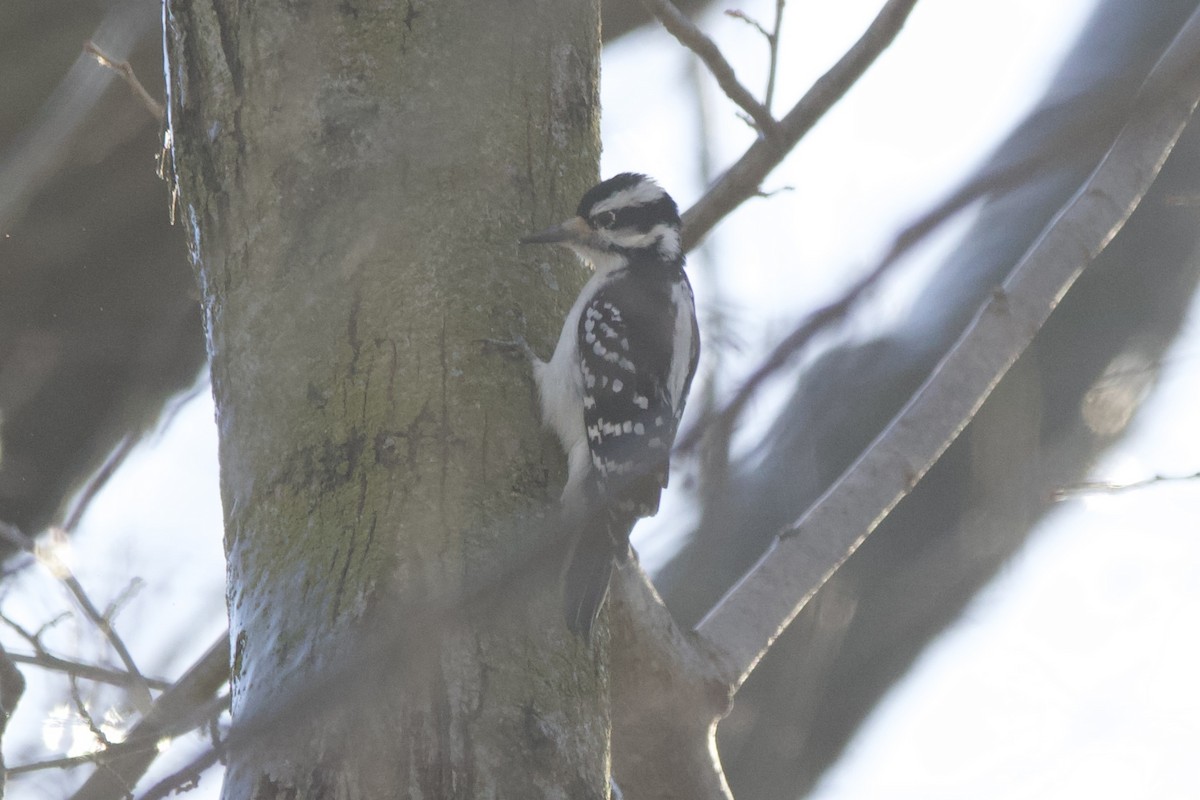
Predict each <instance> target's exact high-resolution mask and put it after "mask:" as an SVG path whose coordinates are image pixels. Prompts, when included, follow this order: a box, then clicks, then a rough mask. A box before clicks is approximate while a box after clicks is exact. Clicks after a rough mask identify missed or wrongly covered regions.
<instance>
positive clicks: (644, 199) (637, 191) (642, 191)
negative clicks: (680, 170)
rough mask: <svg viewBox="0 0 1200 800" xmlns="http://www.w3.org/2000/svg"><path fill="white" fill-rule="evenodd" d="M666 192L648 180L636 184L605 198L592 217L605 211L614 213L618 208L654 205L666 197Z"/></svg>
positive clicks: (593, 211) (597, 205)
mask: <svg viewBox="0 0 1200 800" xmlns="http://www.w3.org/2000/svg"><path fill="white" fill-rule="evenodd" d="M666 195H667V193H666V192H664V191H663V190H662V189H661V188H660V187H659V185H658V184H657V183H655V182H654V181H652V180H649V179H646V180H644V181H640V182H638V183H635V184H634V185H633V186H630V187H629V188H628V189H622V190H621V191H619V192H617V193H616V194H614V195H613V196H612V197H608V198H605V199H604V200H603V201H601V202H599V203H597V204H596V206H595V207H594V208H593V209H592V215H593V216H594V215H596V214H600V213H602V212H605V211H613V210H615V209H618V208H631V207H633V206H644V205H646V204H648V203H653V202H655V201H657V200H661V199H662V198H664V197H666Z"/></svg>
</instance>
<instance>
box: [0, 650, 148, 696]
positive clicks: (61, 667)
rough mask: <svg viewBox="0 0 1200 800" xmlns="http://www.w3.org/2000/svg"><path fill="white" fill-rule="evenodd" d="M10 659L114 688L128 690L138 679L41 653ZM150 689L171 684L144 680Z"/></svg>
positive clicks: (94, 665)
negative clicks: (118, 687)
mask: <svg viewBox="0 0 1200 800" xmlns="http://www.w3.org/2000/svg"><path fill="white" fill-rule="evenodd" d="M8 657H9V658H10V659H12V661H13V662H14V663H16V664H29V665H30V666H34V667H41V668H42V669H46V670H51V671H52V672H62V673H65V674H67V675H70V676H72V677H75V678H86V679H87V680H89V681H96V682H97V683H108V684H112V685H113V686H123V687H126V688H128V687H129V686H132V685H135V684H136V683H137V682H138V679H137V678H136V677H134V676H133V675H130V674H129V673H128V672H123V671H121V670H119V669H109V668H107V667H101V666H98V665H96V664H85V663H83V662H81V661H71V660H70V659H67V658H60V657H58V656H52V655H50V654H49V653H40V654H34V655H29V654H27V653H9V654H8ZM142 680H144V681H145V682H146V683H147V684H149V685H150V688H152V689H157V690H159V691H161V690H163V689H166V688H167V687H169V686H170V685H171V684H170V683H168V682H167V681H164V680H160V679H158V678H142Z"/></svg>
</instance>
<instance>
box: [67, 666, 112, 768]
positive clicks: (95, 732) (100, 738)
mask: <svg viewBox="0 0 1200 800" xmlns="http://www.w3.org/2000/svg"><path fill="white" fill-rule="evenodd" d="M69 679H70V683H71V701H72V702H74V703H75V711H76V713H78V714H79V717H80V719H82V720H83V721H84V723H85V724H86V725H87V728H88V731H90V732H91V734H92V736H93V737H94V738H95V739H96V741H97V742H99V743H100V746H101V747H102V748H103V749H105V750H107V749H109V748H110V747H112V745H113V743H112V742H110V741H109V740H108V735H107V734H106V733H105V732H104V731H103V730H101V728H100V726H99V725H98V724H96V720H95V719H93V718H92V712H90V711H88V707H87V703H85V702H83V694H82V693H81V692H80V691H79V681H78V680H77V679H76V678H75V676H74V675H71V676H69Z"/></svg>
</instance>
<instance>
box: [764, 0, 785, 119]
mask: <svg viewBox="0 0 1200 800" xmlns="http://www.w3.org/2000/svg"><path fill="white" fill-rule="evenodd" d="M784 2H785V0H775V25H774V27H773V28H772V29H771V36H770V37H769V38H768V39H767V41H768V42H770V44H771V65H770V70H769V71H768V72H767V94H766V96H765V97H764V98H763V105H764V106H766V107H767V112H768V113H770V111H771V103H772V102H773V101H774V100H775V76H776V73H777V72H778V70H779V30H780V28H781V27H782V26H783V6H784Z"/></svg>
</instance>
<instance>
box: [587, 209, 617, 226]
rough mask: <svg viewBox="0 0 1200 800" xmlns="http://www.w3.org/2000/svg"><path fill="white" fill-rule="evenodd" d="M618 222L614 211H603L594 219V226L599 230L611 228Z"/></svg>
mask: <svg viewBox="0 0 1200 800" xmlns="http://www.w3.org/2000/svg"><path fill="white" fill-rule="evenodd" d="M616 221H617V215H616V213H615V212H612V211H601V212H600V213H599V214H597V215H596V216H594V217H592V224H593V225H595V226H596V227H597V228H611V227H612V226H613V225H614V224H615V223H616Z"/></svg>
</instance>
